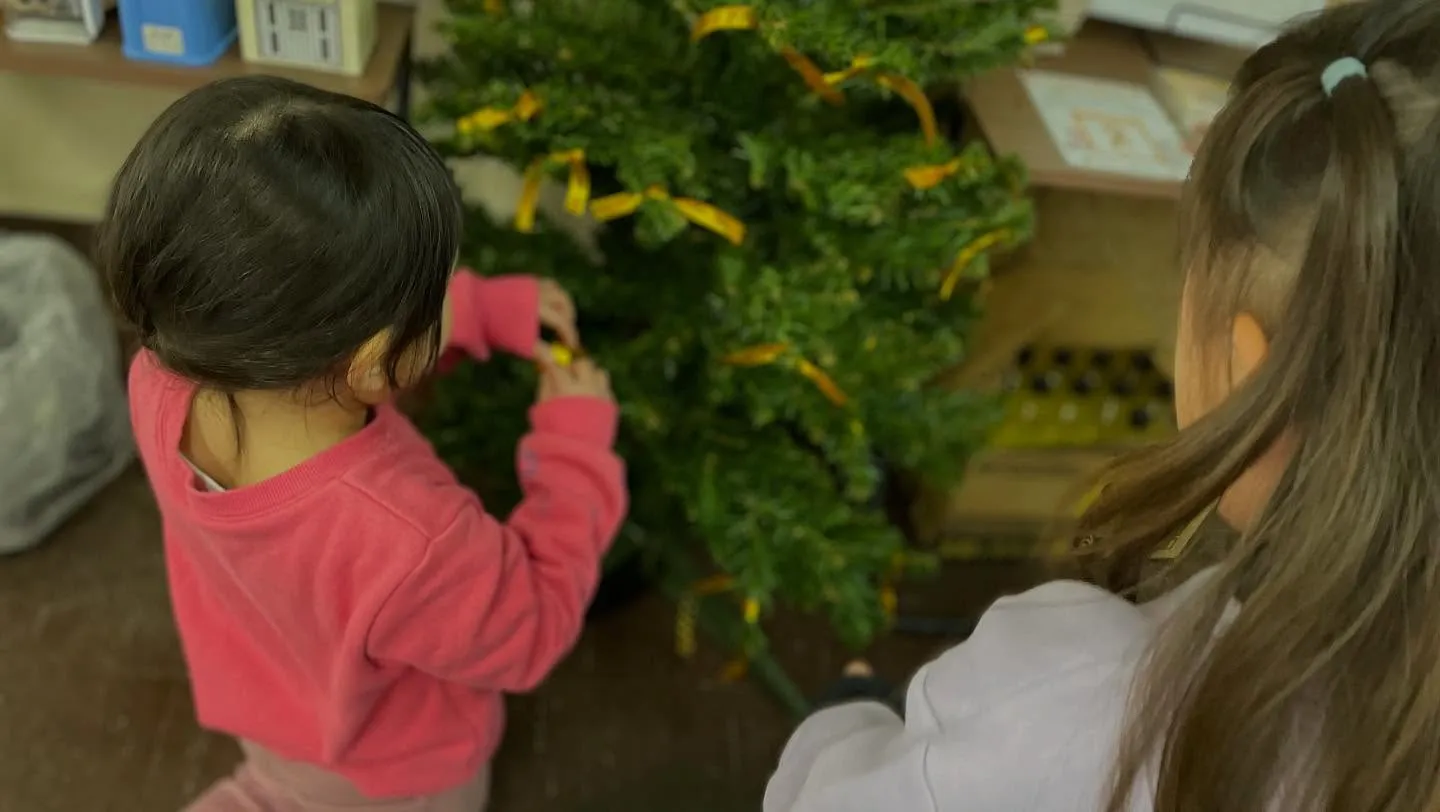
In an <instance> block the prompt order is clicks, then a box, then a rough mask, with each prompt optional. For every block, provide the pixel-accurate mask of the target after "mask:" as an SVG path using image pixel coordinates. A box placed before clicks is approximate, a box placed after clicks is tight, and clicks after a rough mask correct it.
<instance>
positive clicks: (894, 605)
mask: <svg viewBox="0 0 1440 812" xmlns="http://www.w3.org/2000/svg"><path fill="white" fill-rule="evenodd" d="M899 607H900V596H899V595H898V594H897V593H896V592H895V587H893V586H891V585H890V584H888V583H887V584H883V585H882V586H881V587H880V611H882V612H884V613H885V619H886V620H887V621H894V620H895V612H896V610H897V609H898V608H899Z"/></svg>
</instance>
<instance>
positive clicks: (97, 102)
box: [0, 0, 518, 222]
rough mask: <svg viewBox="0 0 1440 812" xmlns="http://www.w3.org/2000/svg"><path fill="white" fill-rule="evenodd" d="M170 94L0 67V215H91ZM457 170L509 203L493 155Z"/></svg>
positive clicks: (428, 13)
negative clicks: (6, 71)
mask: <svg viewBox="0 0 1440 812" xmlns="http://www.w3.org/2000/svg"><path fill="white" fill-rule="evenodd" d="M402 1H403V2H407V4H409V5H418V7H419V8H418V10H417V24H416V38H415V50H416V53H417V54H433V53H435V52H436V51H437V50H438V49H440V48H441V47H443V46H442V44H441V42H440V40H439V38H438V37H437V36H436V35H435V34H434V31H433V28H434V24H435V21H436V20H437V19H438V18H439V16H440V15H441V14H442V13H443V0H402ZM175 98H176V94H175V93H173V92H171V91H168V90H156V89H151V88H146V87H140V86H137V85H126V84H114V83H107V82H96V81H89V80H80V79H69V78H57V77H49V76H30V75H24V74H16V73H5V72H0V215H12V216H19V217H27V218H34V219H43V220H59V221H70V222H93V221H95V220H97V219H98V218H99V217H100V213H101V211H102V210H103V208H104V202H105V194H106V190H107V189H108V187H109V183H110V178H111V177H113V176H114V174H115V170H117V169H118V168H119V167H120V164H121V163H122V162H123V161H124V160H125V156H126V154H128V153H129V151H130V148H131V147H132V146H134V144H135V142H136V141H137V140H138V139H139V138H140V136H141V134H142V133H144V131H145V128H146V127H147V126H149V124H150V122H151V121H152V120H154V118H155V116H157V115H158V114H159V113H160V111H162V110H164V109H165V107H166V106H167V105H169V104H170V103H171V102H172V101H174V100H175ZM456 174H457V175H458V176H459V177H460V179H461V185H462V186H463V187H464V188H465V190H466V196H467V197H468V198H470V199H472V200H476V201H479V202H484V203H485V204H487V205H489V206H491V207H492V208H497V209H501V210H503V209H505V208H506V207H507V206H509V205H513V204H512V203H511V202H510V201H512V200H513V199H514V197H515V195H516V193H517V191H518V180H517V179H516V177H515V176H514V173H512V172H510V171H509V170H508V169H507V168H506V167H503V166H497V165H495V164H494V163H493V162H489V161H484V160H476V161H467V162H465V163H464V164H463V165H459V166H457V167H456Z"/></svg>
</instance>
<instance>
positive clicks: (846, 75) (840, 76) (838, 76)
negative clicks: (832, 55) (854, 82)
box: [824, 55, 875, 87]
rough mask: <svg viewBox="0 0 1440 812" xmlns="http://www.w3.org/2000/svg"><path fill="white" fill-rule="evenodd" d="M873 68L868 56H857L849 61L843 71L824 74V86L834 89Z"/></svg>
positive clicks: (872, 60)
mask: <svg viewBox="0 0 1440 812" xmlns="http://www.w3.org/2000/svg"><path fill="white" fill-rule="evenodd" d="M873 67H875V60H874V59H873V58H871V57H868V56H863V55H862V56H857V57H855V58H854V59H852V60H850V67H848V68H846V69H845V70H837V71H831V72H830V73H827V74H825V77H824V78H825V84H827V85H829V86H830V87H836V86H837V85H840V84H842V83H844V82H847V81H849V80H851V79H854V78H855V77H856V76H859V75H860V74H862V73H864V72H865V71H867V70H870V69H871V68H873Z"/></svg>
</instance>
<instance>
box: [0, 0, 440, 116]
mask: <svg viewBox="0 0 1440 812" xmlns="http://www.w3.org/2000/svg"><path fill="white" fill-rule="evenodd" d="M414 16H415V12H414V9H412V8H410V7H409V6H400V5H391V4H387V3H381V4H380V14H379V19H378V21H377V41H376V44H375V53H374V54H373V55H372V56H371V57H370V64H369V65H368V66H367V67H366V69H365V73H364V74H363V75H361V76H341V75H338V74H332V73H324V72H321V71H310V70H303V69H295V68H285V67H280V66H274V65H252V64H250V63H248V62H245V61H244V60H243V59H241V58H240V46H239V44H238V43H237V44H235V45H233V46H231V48H230V50H229V51H228V52H226V54H225V55H224V56H222V57H220V59H219V60H218V61H216V62H215V63H214V64H212V65H207V66H205V67H199V68H187V67H180V66H176V65H167V64H165V63H162V62H143V61H139V60H132V59H127V58H126V57H125V55H124V53H122V52H121V49H120V25H119V23H118V21H117V20H116V19H115V18H114V16H113V15H112V16H111V18H110V19H109V20H107V21H106V25H105V29H104V31H103V32H102V33H101V34H100V38H99V39H98V40H97V41H96V42H94V43H93V44H91V45H88V46H86V45H50V44H41V43H30V42H15V41H13V40H10V39H7V38H5V37H4V36H0V71H12V72H16V73H27V74H36V75H44V76H66V77H73V78H77V79H95V80H100V81H106V82H118V83H123V84H133V85H145V86H149V87H157V88H173V89H175V90H177V91H181V92H184V91H188V90H193V89H195V88H197V87H200V86H201V85H204V84H206V83H208V82H212V81H214V80H216V79H223V78H226V77H230V76H246V75H252V74H265V75H270V76H284V77H286V78H289V79H294V80H295V81H298V82H304V83H306V84H309V85H314V86H315V87H319V88H323V89H325V90H330V91H334V92H336V93H345V94H348V95H351V96H355V97H357V98H361V99H365V100H366V101H369V102H373V103H375V104H379V105H385V104H387V103H388V102H389V101H390V100H391V98H392V96H394V95H396V94H398V96H399V100H398V105H399V108H400V112H401V114H402V115H403V114H405V112H407V109H408V106H409V104H408V102H409V94H408V89H409V64H410V29H411V25H412V23H413V21H414Z"/></svg>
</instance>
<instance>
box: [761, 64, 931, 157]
mask: <svg viewBox="0 0 1440 812" xmlns="http://www.w3.org/2000/svg"><path fill="white" fill-rule="evenodd" d="M780 55H781V56H783V57H785V61H787V62H789V63H790V65H791V67H793V68H795V70H796V71H797V72H798V73H799V74H800V76H801V77H802V78H804V80H805V84H807V85H809V86H810V89H811V90H813V91H815V92H816V93H817V94H819V95H820V96H821V98H823V99H825V100H826V101H828V102H830V103H832V104H842V103H844V101H845V97H844V96H843V95H842V94H841V93H840V90H839V88H838V86H839V85H841V84H843V83H845V82H847V81H849V80H850V79H853V78H855V77H856V76H860V75H861V74H864V73H867V72H868V71H869V70H870V69H871V68H873V67H875V60H874V58H873V57H870V56H865V55H863V54H862V55H861V56H857V57H855V58H854V59H852V60H850V66H849V67H848V68H845V69H844V70H838V71H833V72H831V73H822V72H821V71H820V69H819V68H817V67H815V63H814V62H811V61H810V58H809V57H807V56H805V55H804V54H801V53H799V52H798V51H795V50H793V49H789V48H787V49H785V50H783V51H781V52H780ZM875 83H876V84H878V85H880V86H881V87H883V88H885V89H886V90H889V91H891V92H892V93H894V94H895V95H897V96H899V97H900V98H902V99H904V100H905V103H906V104H909V105H910V107H911V109H913V110H914V111H915V115H916V116H918V117H919V118H920V131H921V132H922V133H924V135H925V143H926V144H931V145H933V144H934V143H935V141H936V140H937V139H938V138H939V137H940V127H939V125H937V124H936V122H935V108H934V107H932V106H931V105H930V98H929V97H928V96H926V95H925V91H924V90H922V89H921V88H920V86H919V85H917V84H915V82H913V81H911V80H910V79H908V78H906V77H904V76H901V75H900V74H898V73H877V74H875Z"/></svg>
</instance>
